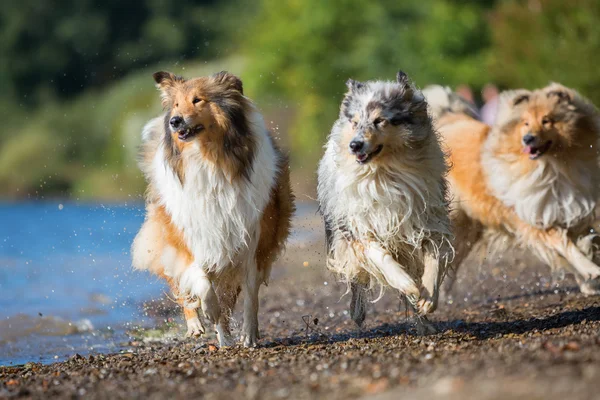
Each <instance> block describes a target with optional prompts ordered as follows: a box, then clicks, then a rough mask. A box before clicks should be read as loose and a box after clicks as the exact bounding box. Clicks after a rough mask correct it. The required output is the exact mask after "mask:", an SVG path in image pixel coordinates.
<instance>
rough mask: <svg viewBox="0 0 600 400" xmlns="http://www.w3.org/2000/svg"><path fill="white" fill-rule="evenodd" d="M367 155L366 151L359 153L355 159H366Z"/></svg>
mask: <svg viewBox="0 0 600 400" xmlns="http://www.w3.org/2000/svg"><path fill="white" fill-rule="evenodd" d="M367 157H369V155H368V154H366V153H365V154H359V155H357V156H356V159H357V160H358V161H360V162H362V161H365V160H366V159H367Z"/></svg>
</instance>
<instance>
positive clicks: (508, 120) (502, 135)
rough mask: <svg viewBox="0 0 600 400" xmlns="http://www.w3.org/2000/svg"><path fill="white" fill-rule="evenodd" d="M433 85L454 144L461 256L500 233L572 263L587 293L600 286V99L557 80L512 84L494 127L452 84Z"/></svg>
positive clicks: (558, 265) (432, 95) (438, 112)
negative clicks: (598, 212) (599, 236)
mask: <svg viewBox="0 0 600 400" xmlns="http://www.w3.org/2000/svg"><path fill="white" fill-rule="evenodd" d="M425 94H426V96H427V97H428V100H429V102H430V104H432V105H433V104H435V105H436V107H432V113H433V114H434V116H435V118H436V119H437V123H436V125H437V128H438V129H439V130H440V132H441V134H442V136H443V139H444V143H445V144H446V145H447V146H448V147H449V150H450V154H451V158H450V159H451V165H452V169H451V171H450V174H449V177H448V181H449V183H450V188H451V191H452V194H453V197H454V199H453V201H454V202H453V204H452V208H453V215H452V220H453V228H454V232H455V236H456V240H455V243H454V247H455V249H456V257H455V259H454V261H453V264H454V266H455V267H458V266H459V265H460V263H461V261H462V260H464V258H465V257H467V255H468V254H469V252H470V250H471V248H472V247H473V245H474V244H476V243H478V242H479V241H480V240H481V239H482V238H483V237H484V236H486V235H485V234H486V233H492V234H493V236H496V235H497V234H498V233H500V234H502V236H504V237H506V236H509V237H511V238H513V239H514V240H515V241H516V242H517V243H520V244H524V245H526V246H527V247H529V248H530V249H531V250H533V252H534V253H535V254H536V255H537V256H538V257H539V258H540V259H541V260H542V261H543V262H545V263H546V264H548V265H550V266H551V267H553V268H554V269H555V271H558V270H562V269H563V268H566V269H567V270H570V271H571V272H573V273H574V274H575V277H576V278H577V281H578V283H579V286H580V289H581V291H582V292H583V293H586V294H599V293H600V284H599V283H600V279H598V277H600V267H598V266H597V265H596V264H594V263H593V262H592V261H591V259H592V256H593V245H592V240H593V239H594V238H595V236H596V235H593V234H589V232H590V229H589V228H590V224H591V222H592V221H593V219H594V208H595V206H596V201H597V198H598V194H599V193H598V192H599V189H600V186H599V184H600V168H599V167H598V144H599V137H600V136H599V131H600V118H599V114H598V111H597V110H596V108H595V107H594V106H593V105H592V104H590V103H589V102H588V101H587V100H586V99H584V98H583V97H582V96H580V95H579V94H578V93H577V92H575V91H574V90H572V89H569V88H567V87H564V86H562V85H559V84H555V83H553V84H551V85H549V86H547V87H545V88H543V89H540V90H535V91H527V90H517V91H510V92H505V93H503V94H502V95H501V98H500V105H499V109H498V118H497V122H496V124H495V126H494V127H492V128H490V127H488V126H487V125H485V124H484V123H482V122H480V121H477V120H476V119H474V118H473V116H472V115H470V114H469V113H468V112H465V110H466V109H467V108H465V105H464V102H461V101H460V100H458V96H457V95H456V94H455V93H452V92H451V91H449V90H448V89H444V88H442V87H440V86H435V87H430V88H428V89H426V90H425ZM461 104H462V105H461Z"/></svg>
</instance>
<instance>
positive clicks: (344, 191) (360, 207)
mask: <svg viewBox="0 0 600 400" xmlns="http://www.w3.org/2000/svg"><path fill="white" fill-rule="evenodd" d="M372 85H374V86H372V87H373V90H379V89H382V88H383V89H384V90H385V89H386V85H390V84H389V83H388V82H375V83H372ZM370 95H372V92H369V91H367V92H365V93H362V94H360V95H359V96H357V97H359V98H360V101H361V103H362V104H365V105H366V104H368V102H369V101H370V97H369V96H370ZM415 96H422V95H421V93H420V92H419V91H415ZM361 97H362V98H361ZM346 129H350V123H349V121H347V120H346V119H344V118H340V119H339V120H338V121H336V123H335V124H334V126H333V129H332V131H331V134H330V137H329V140H328V142H327V145H326V150H325V155H324V157H323V159H322V160H321V163H320V165H319V187H318V194H319V202H320V204H321V207H322V208H323V209H324V210H325V213H326V218H328V219H329V220H330V221H329V222H331V223H332V225H334V226H336V225H337V226H339V225H344V226H345V228H346V229H347V230H348V231H349V232H351V235H352V237H353V238H354V239H356V241H359V242H362V243H363V244H364V248H363V249H358V250H357V249H354V248H350V247H349V246H350V245H349V244H348V240H347V238H345V237H344V235H345V233H344V232H343V231H341V230H339V229H334V232H333V235H334V237H333V240H332V242H333V244H332V246H333V247H332V248H331V249H330V251H331V255H332V257H329V259H328V267H329V268H330V269H331V270H332V271H334V272H336V273H337V274H339V275H340V276H341V277H342V279H343V281H345V282H346V283H348V284H350V283H352V282H353V281H356V280H357V278H358V277H359V275H361V273H363V272H364V271H366V272H368V273H369V274H370V275H371V276H372V277H374V278H375V279H374V280H370V282H371V284H374V283H378V284H380V285H381V287H382V288H383V287H385V286H387V285H390V286H394V284H396V285H397V284H398V282H394V283H393V282H390V281H389V278H390V276H391V275H388V274H386V273H383V272H382V270H381V265H377V264H379V263H374V262H373V260H370V259H369V257H365V252H364V250H366V249H367V248H369V242H370V241H375V242H377V243H379V244H380V245H381V246H382V247H383V248H384V249H386V250H387V251H389V252H391V254H393V256H394V258H395V259H396V264H397V268H401V269H403V271H404V272H406V274H408V276H409V277H411V278H413V279H414V281H415V283H416V284H417V285H418V284H419V283H420V282H421V276H422V275H423V269H424V265H423V262H422V260H423V252H424V246H431V247H432V248H433V251H435V252H438V254H436V255H438V256H440V255H441V258H444V259H440V260H439V262H440V263H441V264H442V269H445V264H446V262H447V261H448V260H447V257H448V253H447V252H446V251H444V253H443V254H439V251H440V248H441V247H442V246H446V245H447V246H448V247H446V248H445V249H448V248H450V246H449V243H448V241H447V239H446V237H450V235H451V233H450V228H449V220H448V215H447V210H446V203H445V198H444V193H443V189H442V188H441V186H440V182H439V180H440V178H441V177H442V176H443V175H444V173H445V168H446V167H445V163H444V155H443V153H442V151H441V149H440V147H439V145H437V143H435V144H434V145H431V146H429V147H430V148H429V149H428V152H429V154H428V157H423V159H422V160H420V161H419V162H417V161H416V160H414V159H412V157H413V155H412V154H411V152H410V151H406V152H405V153H404V154H402V155H401V156H398V157H397V158H396V159H394V161H393V162H388V163H385V164H384V163H379V164H377V165H375V164H373V163H369V164H366V165H359V164H357V163H356V162H355V161H354V160H352V159H350V157H348V156H347V155H346V154H345V153H346V152H348V149H346V148H341V147H340V145H339V143H340V141H341V138H342V136H343V134H344V130H346ZM428 134H431V135H435V133H433V132H428ZM431 140H436V139H435V138H434V137H432V138H431ZM432 234H435V235H439V236H438V237H436V238H433V237H432V236H431V235H432ZM361 250H362V251H361ZM402 261H404V262H402ZM399 262H402V263H399ZM387 271H389V269H386V272H387ZM386 275H388V276H386ZM394 280H395V279H394ZM405 286H406V285H405ZM398 289H399V288H398Z"/></svg>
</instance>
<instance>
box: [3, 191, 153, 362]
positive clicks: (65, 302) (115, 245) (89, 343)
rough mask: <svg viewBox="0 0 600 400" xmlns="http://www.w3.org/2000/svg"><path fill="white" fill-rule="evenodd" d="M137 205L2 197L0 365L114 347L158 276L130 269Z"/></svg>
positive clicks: (139, 214)
mask: <svg viewBox="0 0 600 400" xmlns="http://www.w3.org/2000/svg"><path fill="white" fill-rule="evenodd" d="M143 219H144V213H143V205H142V204H133V205H110V206H107V205H76V204H73V203H37V202H36V203H33V202H32V203H19V204H2V205H0V221H2V222H0V365H7V364H18V363H23V362H27V361H41V362H49V361H54V360H56V359H63V358H65V357H68V356H69V355H72V354H74V353H76V352H79V353H89V352H90V351H110V350H116V349H117V348H118V347H119V343H122V342H124V341H126V339H127V338H126V336H125V331H126V329H128V328H129V327H131V326H132V325H144V324H145V323H147V322H148V321H146V318H145V317H144V315H143V312H142V308H141V305H142V303H143V301H144V300H147V299H150V298H153V297H158V296H160V295H161V293H162V291H163V290H164V286H163V284H162V282H160V281H158V280H157V279H156V278H154V277H152V276H150V275H149V274H147V273H142V272H135V271H132V269H131V267H130V265H131V262H130V256H129V248H130V246H131V242H132V240H133V237H134V236H135V234H136V232H137V230H138V229H139V227H140V225H141V223H142V221H143Z"/></svg>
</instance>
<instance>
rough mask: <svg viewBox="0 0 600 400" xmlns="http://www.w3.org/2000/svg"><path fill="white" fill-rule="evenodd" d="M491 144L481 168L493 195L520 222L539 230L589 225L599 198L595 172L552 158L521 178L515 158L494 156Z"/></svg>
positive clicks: (487, 143) (579, 163) (574, 162)
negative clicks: (536, 227) (514, 213)
mask: <svg viewBox="0 0 600 400" xmlns="http://www.w3.org/2000/svg"><path fill="white" fill-rule="evenodd" d="M492 148H493V141H492V140H488V141H487V142H486V145H485V148H484V154H483V157H482V165H483V168H484V171H485V173H486V176H487V180H488V184H489V185H490V188H491V189H492V191H493V193H494V195H495V196H496V197H498V198H499V199H500V200H502V202H503V203H504V204H506V205H507V206H508V207H514V209H515V212H516V213H517V215H518V216H519V218H521V219H522V220H523V221H525V222H527V223H528V224H530V225H533V226H538V227H541V228H550V227H552V226H560V227H564V228H573V227H576V226H578V225H580V224H581V223H583V222H591V219H593V216H594V209H595V207H596V199H597V198H598V187H597V183H596V180H597V178H596V177H594V176H592V174H593V173H594V172H596V171H593V170H590V168H589V165H585V164H584V163H583V162H578V161H577V160H572V161H570V162H569V164H568V165H566V164H565V163H563V162H561V161H560V160H558V159H556V158H552V157H543V158H541V159H540V160H537V161H536V162H537V167H536V168H535V169H534V170H533V171H531V172H529V173H528V174H520V173H519V171H518V170H517V169H518V168H519V164H518V162H517V161H518V160H517V156H516V155H496V154H494V152H493V151H492Z"/></svg>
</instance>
